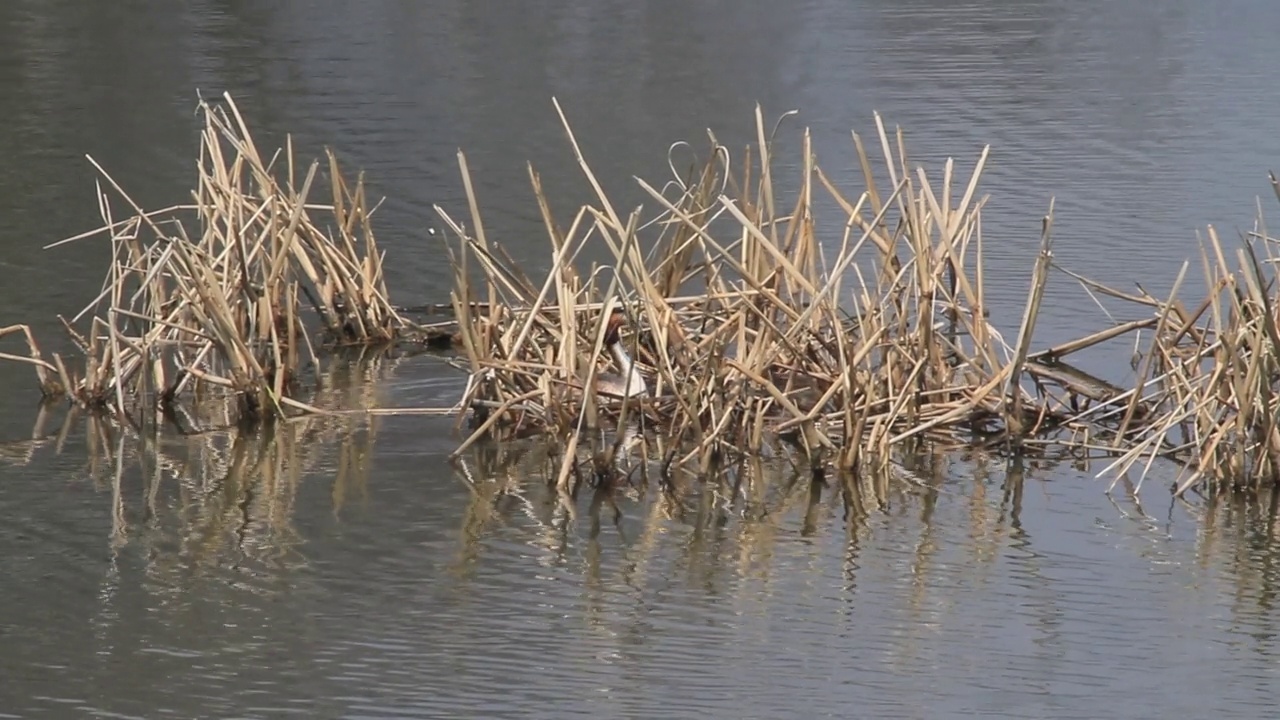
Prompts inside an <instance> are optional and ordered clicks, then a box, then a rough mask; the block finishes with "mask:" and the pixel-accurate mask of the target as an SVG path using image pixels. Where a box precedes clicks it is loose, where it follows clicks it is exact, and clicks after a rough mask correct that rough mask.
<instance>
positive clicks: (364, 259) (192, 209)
mask: <svg viewBox="0 0 1280 720" xmlns="http://www.w3.org/2000/svg"><path fill="white" fill-rule="evenodd" d="M200 111H201V113H202V115H203V120H204V128H203V132H202V133H201V136H200V155H199V160H198V163H197V178H196V187H195V189H194V190H193V192H192V196H193V197H192V203H191V204H185V205H177V206H173V207H168V208H164V209H162V210H157V211H145V210H143V209H142V208H141V207H139V205H138V204H137V203H136V202H135V201H134V200H133V199H132V198H131V197H130V196H129V194H128V193H127V192H126V191H125V190H124V189H123V188H122V187H120V185H118V184H117V183H116V181H115V180H114V179H112V177H111V176H110V175H109V174H108V173H107V172H106V171H105V170H104V169H103V168H102V167H101V166H99V165H98V163H97V162H96V161H94V160H93V159H92V158H90V162H92V163H93V165H94V167H95V168H97V170H98V171H99V172H100V173H101V180H100V182H99V184H98V201H99V207H100V210H101V214H102V218H103V221H104V223H105V224H104V226H103V227H101V228H99V229H98V230H96V231H92V232H88V233H85V234H83V235H79V236H76V237H73V238H68V239H66V240H63V241H61V242H58V243H54V244H53V245H51V246H50V247H56V246H60V245H64V244H66V243H70V242H73V241H87V240H86V239H88V238H92V237H94V236H106V237H107V238H108V239H109V242H110V246H111V263H110V267H109V269H108V271H107V274H106V278H105V279H104V281H103V285H102V291H101V292H100V293H99V294H98V295H97V297H95V298H94V299H93V301H92V302H90V303H89V305H88V306H87V307H85V308H84V309H83V310H81V311H80V312H79V313H78V314H76V315H75V316H74V317H72V318H70V319H65V318H61V316H60V319H62V323H63V325H64V326H65V328H66V332H67V334H68V335H69V336H70V338H71V341H72V342H73V343H74V345H75V347H76V348H77V349H78V351H79V355H80V357H79V358H78V359H77V360H76V361H71V360H67V359H64V358H63V357H62V356H61V355H59V354H53V355H52V357H51V360H46V359H44V357H43V355H42V354H41V352H40V348H39V346H38V345H37V344H36V340H35V338H34V337H33V336H32V333H31V331H30V329H29V328H28V327H27V326H25V325H15V326H11V327H7V328H3V329H0V335H7V334H16V335H20V336H22V337H23V338H24V339H25V340H26V342H27V345H28V349H29V353H30V354H29V357H20V356H14V355H8V354H6V355H4V356H3V357H5V358H6V359H10V360H19V361H23V362H28V363H30V364H32V365H34V366H35V370H36V372H37V374H38V377H39V381H40V386H41V388H42V389H43V391H44V393H45V394H46V396H51V397H57V396H63V395H69V396H70V397H71V398H72V399H73V400H74V401H75V402H76V403H77V404H79V405H81V406H84V407H87V408H94V409H99V410H106V411H109V412H111V413H114V414H116V415H118V416H128V414H129V413H130V412H131V411H132V410H133V409H135V408H138V407H140V406H143V405H144V404H145V403H153V402H154V403H158V404H159V405H160V406H161V407H167V408H171V407H173V406H174V405H175V404H177V403H180V402H183V401H187V400H190V401H192V402H193V403H194V402H195V401H197V400H200V401H203V400H208V399H210V398H214V399H222V400H228V401H230V402H231V403H232V404H233V405H234V406H235V410H236V412H235V415H236V416H237V417H239V418H241V419H244V418H261V417H270V416H276V415H281V414H284V413H285V411H286V409H292V410H293V411H295V412H299V411H300V412H309V411H314V410H315V409H314V408H311V407H310V406H308V405H306V404H305V403H303V402H301V401H299V400H296V399H294V396H295V390H296V385H297V383H298V382H299V380H300V378H299V375H300V371H301V369H302V368H303V367H305V366H306V365H307V364H308V363H309V364H310V365H311V366H313V367H316V368H318V364H319V363H318V361H317V355H316V353H317V350H318V348H320V347H322V346H324V347H332V346H344V345H360V346H368V345H376V344H381V343H388V342H391V341H394V340H396V339H397V338H398V337H400V336H401V335H402V333H403V332H404V331H406V330H409V329H411V328H412V323H409V322H407V321H406V320H404V319H403V318H401V317H400V315H399V314H398V313H397V311H396V309H395V308H394V307H393V306H392V305H391V304H390V302H389V301H388V298H387V288H386V283H385V281H384V275H383V265H382V263H383V255H382V253H381V251H379V249H378V246H377V243H376V241H375V239H374V235H373V231H372V229H371V228H370V215H371V214H372V213H373V210H374V208H371V207H369V206H368V201H367V199H366V196H365V189H364V184H363V180H362V179H361V180H358V181H357V182H356V183H355V184H354V185H352V184H348V183H347V182H346V181H345V180H344V179H343V177H342V174H341V172H340V169H339V167H338V162H337V160H336V159H335V157H334V156H333V155H332V154H331V153H330V154H329V155H328V158H327V163H326V164H325V170H327V172H326V173H324V175H327V177H326V178H325V179H324V180H321V172H320V170H321V167H322V166H321V163H320V162H312V163H311V164H310V166H308V167H306V168H305V172H301V173H299V172H297V166H296V165H295V160H294V154H293V146H292V142H290V143H289V144H288V145H287V147H286V148H284V149H283V150H279V151H277V152H276V153H275V154H273V155H270V156H264V155H262V154H260V152H259V150H258V147H257V145H256V144H255V143H254V141H253V138H252V136H251V135H250V133H249V129H248V127H247V126H246V124H245V121H244V119H243V117H241V114H240V112H239V110H238V109H237V108H236V105H235V103H234V101H233V100H232V99H231V98H230V96H226V97H225V98H224V102H222V103H219V104H218V105H217V106H214V105H211V104H209V103H207V102H203V101H202V102H201V104H200ZM104 183H105V185H106V187H105V188H104V187H103V184H104ZM321 190H323V191H324V193H325V194H326V195H329V196H330V198H329V200H328V201H327V202H325V203H323V204H320V203H316V202H313V201H311V200H310V199H309V198H310V197H311V196H312V195H313V194H315V193H318V192H319V191H321ZM120 207H124V208H126V209H127V210H126V212H125V217H124V219H117V209H118V208H120Z"/></svg>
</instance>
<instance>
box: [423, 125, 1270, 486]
mask: <svg viewBox="0 0 1280 720" xmlns="http://www.w3.org/2000/svg"><path fill="white" fill-rule="evenodd" d="M556 109H557V111H559V105H558V104H557V105H556ZM560 117H561V119H562V121H563V120H564V115H563V113H561V116H560ZM756 128H757V138H756V143H755V145H754V147H748V148H747V150H746V153H745V155H744V156H743V157H742V158H739V159H738V160H737V161H736V162H734V163H732V164H731V162H730V153H729V151H728V149H727V148H725V147H724V146H722V145H721V144H719V143H718V142H717V141H716V139H715V137H714V136H711V138H710V141H711V142H710V152H709V154H708V160H707V161H706V162H705V163H704V164H702V165H701V166H699V167H694V168H692V169H691V170H690V172H689V173H688V175H686V176H685V177H684V178H677V179H676V180H674V181H672V182H671V183H669V184H668V185H667V186H665V187H664V188H662V189H658V188H655V187H653V186H652V185H650V184H649V183H647V182H645V181H644V180H638V182H639V185H640V187H641V188H642V189H643V190H644V191H645V193H646V194H647V195H648V196H649V198H650V199H651V201H652V203H653V204H654V205H656V206H657V208H658V212H657V213H656V215H654V216H651V217H647V218H646V217H644V216H643V214H642V209H641V208H636V209H635V210H633V211H631V212H630V213H627V214H625V215H624V214H622V213H620V212H619V211H618V210H617V205H616V203H614V202H613V201H611V200H610V198H609V197H608V196H607V195H606V193H605V192H604V190H603V188H602V187H601V185H600V184H599V182H597V180H596V177H595V175H594V174H593V172H592V170H591V168H590V165H589V164H588V163H587V161H586V160H585V158H584V156H583V153H582V151H581V150H580V148H579V147H578V145H577V143H576V140H574V137H573V133H572V129H571V128H570V126H569V124H568V123H567V121H566V122H565V130H566V132H567V134H568V138H569V141H570V144H571V146H572V150H573V152H574V155H575V158H576V159H577V161H578V163H579V165H580V167H581V170H582V171H583V173H584V175H585V177H586V179H587V180H588V182H589V183H590V185H591V187H592V188H593V189H594V192H595V199H594V200H593V201H592V202H591V203H590V204H588V205H585V206H583V207H582V208H581V209H580V210H579V211H578V212H577V213H576V214H575V215H574V216H573V217H572V218H571V219H569V221H568V222H567V223H562V222H561V221H559V220H558V219H557V218H555V217H553V216H552V212H551V210H550V204H549V203H548V201H547V199H546V197H545V196H544V194H543V192H542V189H541V185H540V182H539V178H538V176H537V174H536V173H535V172H534V171H533V170H532V169H530V179H531V182H532V187H533V191H534V194H535V196H536V198H537V201H538V204H539V206H540V208H541V211H542V217H543V220H544V225H545V228H546V233H547V237H548V240H549V250H550V253H551V257H550V270H549V272H548V273H547V274H546V276H545V277H543V278H539V279H537V280H534V279H532V278H530V277H528V276H527V275H526V273H524V272H523V271H522V269H521V268H520V267H518V266H517V264H516V263H514V262H512V261H511V259H510V258H509V257H508V255H507V254H506V253H505V252H504V251H503V249H502V247H501V246H500V245H499V244H498V243H496V242H495V241H494V240H493V239H492V238H488V237H486V235H485V232H484V224H483V221H482V218H481V213H480V209H479V206H478V203H477V202H476V199H475V196H474V194H473V193H472V190H471V187H472V184H471V178H470V176H469V174H468V171H467V166H466V159H465V156H463V155H461V154H459V161H460V168H461V172H462V178H463V184H464V187H465V189H466V191H467V197H468V200H469V208H468V213H467V219H466V220H465V221H463V220H458V219H455V218H454V217H452V216H451V215H450V214H449V213H448V212H447V211H445V210H444V209H442V208H439V207H437V208H436V210H437V213H438V214H439V215H440V217H441V219H442V220H443V222H444V223H445V225H446V226H447V227H448V228H449V229H450V230H451V231H452V235H453V240H454V242H453V243H452V244H451V247H452V252H453V253H454V255H453V262H454V268H455V287H454V291H453V293H452V302H453V307H454V311H455V313H456V315H457V321H458V328H459V334H458V338H457V342H458V344H459V346H460V348H461V354H462V356H463V358H464V364H465V365H466V367H467V369H468V370H469V372H470V378H469V382H468V383H467V387H466V391H465V393H464V398H463V403H462V407H465V408H470V409H471V410H472V413H471V420H472V424H471V433H470V435H469V437H468V438H467V439H466V440H465V441H464V442H463V444H462V447H461V448H459V450H458V453H459V455H460V454H461V453H462V452H463V451H464V450H465V449H466V448H467V447H470V446H471V445H473V444H474V443H475V442H477V441H479V440H481V439H486V438H487V439H497V440H500V441H501V440H510V439H514V438H519V437H524V436H528V435H543V436H547V437H550V438H553V439H554V440H556V441H557V442H558V444H559V449H560V458H561V460H560V464H559V471H558V473H557V474H556V482H557V483H558V485H559V487H560V488H561V489H563V490H567V491H572V490H573V489H574V488H575V486H576V484H577V483H580V482H582V481H584V480H591V479H593V478H594V479H596V480H600V481H608V476H609V474H610V473H611V472H615V469H616V468H617V466H618V463H619V461H620V458H623V457H627V456H638V457H639V458H640V460H641V461H642V462H640V463H639V464H638V467H639V468H640V469H641V471H642V472H644V471H646V470H647V468H649V467H651V466H654V467H657V468H659V469H660V470H661V473H662V475H663V476H664V477H665V476H669V475H670V474H671V472H672V471H673V469H676V468H679V469H681V470H682V471H692V472H694V473H695V474H700V475H702V476H706V475H708V474H710V473H713V472H716V471H717V470H718V469H721V468H724V467H726V466H729V465H732V464H734V463H736V462H740V461H743V460H745V459H750V458H753V457H758V456H760V455H761V454H762V453H767V452H769V451H770V450H771V449H777V448H781V449H783V450H784V451H787V452H794V453H797V454H798V456H799V457H802V458H804V459H805V460H806V461H807V462H808V463H810V464H811V466H812V467H813V468H814V469H815V470H819V469H826V468H832V469H835V470H838V471H842V472H852V473H863V472H866V471H867V470H869V469H874V470H877V471H883V469H884V468H885V467H887V466H888V465H890V464H891V462H892V460H891V458H892V457H893V454H894V452H895V451H899V450H901V449H903V448H904V447H907V446H909V445H911V444H913V443H914V444H917V445H918V444H921V443H929V444H931V445H934V446H938V445H941V446H944V447H948V446H949V447H959V446H970V447H972V446H982V447H990V448H1001V449H1004V450H1006V451H1008V452H1010V453H1013V454H1017V455H1020V456H1021V455H1042V456H1044V455H1046V454H1049V453H1059V454H1058V455H1057V457H1062V456H1063V454H1064V453H1065V455H1068V456H1073V457H1077V458H1080V457H1085V458H1087V457H1097V456H1099V455H1101V456H1109V457H1112V458H1117V459H1116V460H1115V462H1112V463H1111V464H1110V465H1108V467H1107V471H1111V472H1114V473H1116V474H1117V475H1119V474H1121V473H1125V472H1128V471H1129V470H1130V469H1131V468H1133V467H1135V466H1137V467H1141V468H1142V470H1143V473H1144V476H1145V473H1146V472H1147V471H1149V470H1150V469H1151V468H1152V466H1153V463H1154V462H1155V460H1157V459H1161V460H1163V461H1170V462H1171V463H1172V467H1177V468H1179V471H1180V472H1181V473H1182V475H1181V479H1180V482H1179V483H1178V484H1177V488H1178V491H1179V492H1182V491H1183V490H1185V489H1187V488H1188V487H1191V486H1192V485H1193V484H1194V483H1195V482H1196V481H1197V480H1199V479H1206V478H1207V479H1212V480H1214V481H1216V482H1227V483H1231V482H1238V481H1245V480H1251V479H1253V478H1259V477H1262V478H1270V479H1271V480H1272V481H1276V480H1280V427H1278V425H1280V421H1278V420H1277V417H1280V416H1278V415H1277V412H1278V411H1280V406H1278V405H1277V399H1276V395H1277V391H1276V389H1275V378H1276V377H1277V376H1280V337H1278V333H1277V328H1276V317H1277V316H1276V312H1277V310H1276V306H1277V303H1278V302H1280V298H1277V296H1276V292H1277V290H1276V289H1275V287H1274V285H1275V283H1274V282H1273V280H1274V278H1273V276H1271V275H1270V274H1269V269H1270V268H1271V267H1273V262H1274V259H1273V258H1272V257H1271V256H1270V255H1269V254H1268V255H1267V256H1266V257H1265V258H1261V257H1259V256H1258V255H1257V254H1256V251H1255V250H1253V249H1251V248H1252V245H1250V246H1247V247H1246V248H1244V249H1243V250H1241V251H1240V252H1239V253H1238V254H1237V258H1238V267H1237V268H1235V269H1234V270H1233V269H1231V268H1230V267H1229V266H1228V265H1227V263H1226V260H1225V258H1226V254H1225V252H1224V251H1223V250H1222V248H1221V245H1220V244H1219V243H1218V241H1217V238H1216V235H1213V234H1211V236H1210V237H1211V244H1210V245H1209V247H1208V249H1207V250H1206V254H1205V258H1204V261H1205V272H1206V275H1207V278H1208V280H1209V286H1210V294H1209V296H1208V298H1207V299H1206V300H1204V301H1203V302H1201V303H1198V304H1197V305H1196V306H1194V307H1193V308H1192V309H1190V310H1189V309H1188V308H1187V307H1186V306H1184V305H1183V304H1182V302H1181V301H1180V300H1178V298H1177V295H1178V289H1179V288H1180V287H1181V281H1182V277H1181V276H1180V277H1179V282H1178V283H1177V284H1176V285H1175V288H1174V291H1173V293H1172V294H1171V296H1170V297H1169V298H1167V299H1159V298H1155V297H1153V296H1151V295H1149V294H1146V293H1145V292H1143V293H1141V294H1133V293H1124V292H1120V291H1116V290H1113V289H1109V288H1102V287H1101V286H1099V285H1098V284H1096V283H1091V282H1089V281H1087V280H1085V279H1083V278H1080V281H1081V282H1082V283H1084V285H1085V287H1086V289H1088V290H1089V291H1090V292H1098V291H1099V290H1101V291H1103V292H1107V293H1109V294H1112V295H1115V296H1117V297H1121V298H1125V299H1127V300H1130V301H1132V302H1134V303H1137V304H1138V306H1139V307H1140V308H1141V310H1142V313H1141V316H1139V317H1138V318H1137V319H1135V320H1132V321H1128V322H1113V323H1111V324H1110V326H1108V327H1105V328H1103V329H1101V330H1099V331H1098V332H1096V333H1093V334H1091V335H1089V336H1087V337H1082V338H1079V339H1077V340H1073V341H1071V342H1067V343H1060V344H1058V345H1056V346H1054V347H1051V348H1047V349H1043V350H1033V349H1032V341H1033V337H1034V332H1035V329H1036V323H1037V318H1038V316H1039V311H1040V305H1041V302H1042V299H1043V297H1044V292H1045V287H1046V284H1047V282H1048V280H1049V276H1050V274H1051V272H1052V271H1053V270H1054V269H1055V268H1056V265H1055V263H1054V261H1053V253H1052V239H1053V234H1052V229H1053V209H1052V203H1050V206H1049V212H1048V214H1047V215H1046V216H1045V217H1044V220H1043V227H1042V235H1041V239H1040V251H1039V255H1038V257H1037V259H1036V261H1035V263H1034V265H1033V266H1032V267H1031V268H1030V269H1029V272H1028V276H1027V281H1028V293H1027V297H1026V302H1025V307H1024V312H1023V314H1022V320H1021V323H1020V325H1019V327H1018V328H1017V335H1016V337H1014V338H1013V339H1012V342H1008V341H1006V339H1005V338H1004V337H1003V336H1002V334H1001V333H1000V332H999V330H998V329H997V328H996V327H994V326H993V325H992V323H991V322H990V321H989V320H988V312H987V310H988V308H987V300H986V298H987V291H986V287H987V280H986V277H985V272H984V267H983V246H982V220H981V216H982V209H983V206H984V204H985V203H986V200H987V198H986V196H983V195H980V194H979V191H978V187H979V181H980V179H981V176H982V173H983V171H984V169H985V167H986V162H987V158H988V152H989V148H984V149H983V150H982V152H981V153H980V154H979V156H978V157H977V160H976V162H975V165H974V168H973V171H972V172H971V173H970V174H969V176H968V177H961V176H959V174H958V173H957V172H956V168H955V165H954V163H953V162H952V161H950V160H948V161H947V162H946V163H945V164H944V166H943V167H942V169H941V173H939V174H932V175H931V174H929V173H927V172H926V171H925V169H924V168H922V167H917V166H914V165H913V164H912V163H911V162H910V161H909V155H908V153H907V146H906V143H905V139H904V136H903V133H902V131H901V130H897V131H894V132H891V131H889V130H888V129H886V127H885V125H884V123H883V121H882V120H881V119H880V118H879V116H877V117H876V130H877V133H876V136H875V138H874V139H873V142H872V144H871V145H870V146H868V144H867V143H866V142H864V139H863V138H862V137H861V136H859V135H858V134H856V133H855V134H854V135H853V144H854V148H855V150H856V152H857V161H858V166H859V169H860V171H861V175H862V180H863V183H862V186H863V188H864V189H863V190H862V191H861V192H859V193H850V192H847V191H845V190H841V189H840V188H839V187H837V185H836V183H835V182H834V181H833V179H832V177H831V175H830V174H828V173H827V172H825V171H824V169H823V168H822V166H821V165H820V164H819V163H818V162H817V159H816V156H815V154H814V152H813V151H812V148H811V144H810V138H809V135H808V133H807V132H806V133H805V134H804V136H803V149H802V154H801V157H800V161H799V163H798V168H799V186H798V188H796V189H794V190H792V191H791V192H790V194H788V195H786V196H785V197H786V198H787V199H786V200H784V195H783V193H782V192H781V191H780V190H779V189H778V188H777V180H776V174H777V171H776V170H775V167H774V166H775V159H774V157H773V142H772V137H771V136H770V135H769V134H768V132H767V129H766V126H765V123H764V121H763V118H762V116H761V115H760V113H759V111H758V110H757V114H756ZM784 203H785V204H784ZM824 204H825V205H826V206H834V207H836V208H838V212H839V214H840V215H841V216H842V217H841V219H840V223H839V224H838V225H828V226H825V227H822V226H820V225H819V222H818V220H817V217H818V214H819V212H818V210H819V208H820V206H822V205H824ZM823 240H826V241H827V242H826V243H825V244H824V242H823ZM1257 243H1261V244H1262V245H1265V246H1266V247H1267V248H1268V249H1270V248H1271V246H1272V244H1273V243H1274V241H1273V240H1272V239H1271V238H1269V237H1264V235H1262V234H1259V235H1258V238H1257ZM1257 243H1255V244H1257ZM591 244H596V245H597V246H599V247H603V248H605V249H607V253H608V254H609V255H610V256H611V257H612V263H610V264H609V266H608V267H605V268H592V269H591V271H590V272H581V271H580V270H579V268H578V267H577V264H576V263H575V261H576V260H577V258H578V257H579V256H580V255H581V254H582V252H583V250H584V248H586V247H588V246H589V245H591ZM833 247H834V248H835V252H834V253H832V252H831V249H832V248H833ZM1059 269H1060V268H1059ZM1063 272H1067V271H1065V270H1064V271H1063ZM1184 272H1185V268H1184ZM618 311H621V312H623V313H625V316H626V317H627V318H628V320H629V322H628V323H626V326H627V330H626V331H625V332H624V334H623V337H622V341H621V342H622V344H623V346H624V347H625V348H626V350H627V352H628V354H629V355H630V356H631V357H632V358H635V360H636V368H635V370H633V372H638V373H639V374H640V375H641V376H642V377H643V378H645V379H646V381H647V382H646V384H647V386H648V390H649V391H648V392H646V393H643V394H640V395H635V396H627V397H622V398H620V399H619V398H615V397H607V396H604V395H601V394H598V393H596V392H594V391H593V388H595V387H596V381H597V379H598V378H599V377H600V375H601V374H602V373H604V372H606V371H610V370H611V371H613V372H615V373H616V372H622V371H623V369H622V368H619V367H617V366H616V363H613V362H612V361H611V360H610V358H609V356H608V353H604V352H602V350H603V349H604V347H605V345H606V344H607V342H609V341H608V340H607V339H606V334H607V333H608V331H609V328H610V325H611V323H610V322H609V318H610V317H611V316H612V315H614V314H616V313H617V312H618ZM1135 334H1136V335H1137V339H1136V340H1135V339H1134V337H1135ZM1144 337H1145V338H1147V339H1148V342H1149V345H1148V346H1147V349H1146V350H1145V351H1144V352H1143V353H1142V355H1141V357H1142V362H1141V365H1140V367H1139V369H1138V371H1137V373H1136V380H1135V384H1134V386H1133V387H1132V388H1131V389H1126V388H1124V387H1120V386H1118V385H1115V384H1113V383H1111V382H1108V381H1106V380H1104V379H1100V378H1097V377H1094V376H1093V375H1090V374H1089V373H1086V372H1084V371H1082V370H1080V369H1079V368H1077V367H1074V366H1073V365H1071V364H1068V363H1067V362H1066V359H1067V358H1068V357H1069V356H1070V355H1072V354H1073V353H1077V352H1079V351H1081V350H1084V349H1086V348H1091V347H1094V346H1097V345H1100V344H1103V343H1109V342H1133V343H1137V344H1138V345H1139V348H1140V349H1141V347H1142V346H1141V342H1142V339H1143V338H1144ZM584 453H585V455H586V457H587V459H584V458H583V455H584ZM1139 463H1141V464H1139ZM1166 466H1168V465H1167V464H1166V465H1162V467H1166Z"/></svg>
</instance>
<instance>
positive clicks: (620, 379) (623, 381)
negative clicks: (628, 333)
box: [596, 308, 649, 398]
mask: <svg viewBox="0 0 1280 720" xmlns="http://www.w3.org/2000/svg"><path fill="white" fill-rule="evenodd" d="M626 321H627V318H626V315H625V314H624V313H623V312H622V310H621V309H619V308H614V310H613V312H612V313H610V314H609V320H608V322H607V323H606V324H605V332H604V346H605V348H607V349H608V351H609V354H610V355H611V356H613V362H614V364H616V365H617V366H618V367H617V369H618V372H619V373H621V374H620V375H615V374H613V373H600V374H598V375H597V376H596V394H597V395H604V396H607V397H613V398H628V397H636V396H639V395H644V394H647V393H648V392H649V386H648V385H647V384H646V383H645V381H644V377H642V376H641V375H640V369H639V368H637V367H636V364H635V362H634V361H633V360H632V359H631V356H630V355H628V354H627V351H626V349H625V348H623V347H622V337H621V334H620V332H619V331H620V330H621V328H622V325H623V323H625V322H626Z"/></svg>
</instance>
